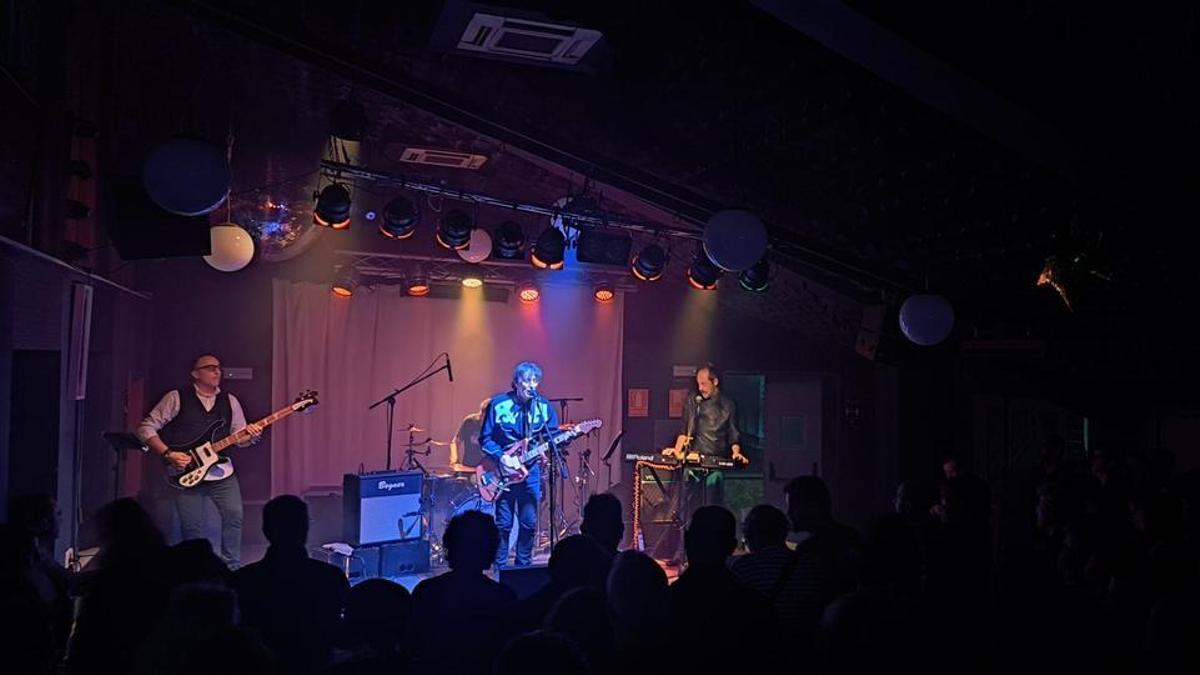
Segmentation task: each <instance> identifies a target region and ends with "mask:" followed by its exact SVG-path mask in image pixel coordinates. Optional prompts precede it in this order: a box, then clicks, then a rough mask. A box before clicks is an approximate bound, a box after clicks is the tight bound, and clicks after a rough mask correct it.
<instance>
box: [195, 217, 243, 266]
mask: <svg viewBox="0 0 1200 675" xmlns="http://www.w3.org/2000/svg"><path fill="white" fill-rule="evenodd" d="M209 236H210V237H211V239H212V253H211V254H209V255H206V256H204V262H206V263H208V264H209V266H210V267H212V268H213V269H216V270H220V271H222V272H236V271H238V270H240V269H242V268H243V267H245V266H246V265H249V264H250V261H251V260H253V259H254V237H251V236H250V233H249V232H247V231H245V230H244V229H242V227H241V226H240V225H235V224H234V223H221V224H220V225H214V226H213V227H212V228H210V229H209Z"/></svg>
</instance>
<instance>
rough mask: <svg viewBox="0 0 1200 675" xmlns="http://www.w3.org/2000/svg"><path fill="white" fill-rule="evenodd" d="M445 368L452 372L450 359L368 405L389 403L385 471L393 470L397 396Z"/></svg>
mask: <svg viewBox="0 0 1200 675" xmlns="http://www.w3.org/2000/svg"><path fill="white" fill-rule="evenodd" d="M443 370H444V371H446V372H447V374H449V372H450V361H449V359H447V361H446V363H444V364H442V366H441V367H440V368H438V369H436V370H433V371H431V372H428V373H426V374H424V375H422V376H421V377H418V378H417V379H415V380H413V381H412V382H409V383H408V384H406V385H404V386H403V387H400V388H399V389H395V390H393V391H392V393H390V394H388V395H387V396H384V397H383V398H381V399H379V400H378V401H375V402H374V403H372V404H371V405H369V406H367V410H374V409H375V408H377V407H379V406H380V405H382V404H384V403H387V404H388V410H387V466H386V467H385V468H384V470H385V471H391V470H392V425H393V423H394V422H395V419H396V397H397V396H399V395H400V394H403V393H404V392H406V391H408V390H409V389H412V388H413V387H415V386H417V385H418V384H420V383H422V382H424V381H425V380H428V379H429V378H431V377H433V376H434V375H437V374H438V373H440V372H442V371H443Z"/></svg>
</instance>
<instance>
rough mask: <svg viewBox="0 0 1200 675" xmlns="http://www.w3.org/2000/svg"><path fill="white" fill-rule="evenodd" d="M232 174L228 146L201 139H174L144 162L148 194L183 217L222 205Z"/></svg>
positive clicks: (152, 153) (144, 176)
mask: <svg viewBox="0 0 1200 675" xmlns="http://www.w3.org/2000/svg"><path fill="white" fill-rule="evenodd" d="M232 177H233V174H232V172H231V171H230V169H229V158H228V155H227V153H226V151H225V148H223V147H218V146H217V145H215V144H213V143H209V142H208V141H204V140H201V139H198V138H185V137H176V138H172V139H171V140H169V141H166V142H165V143H162V144H161V145H159V146H158V147H156V148H154V149H153V150H151V151H150V154H149V155H147V156H146V161H145V163H144V164H143V165H142V185H143V186H145V188H146V194H147V195H149V197H150V199H152V200H153V201H154V203H155V204H158V205H159V206H161V207H162V208H163V210H165V211H169V212H171V213H174V214H178V215H181V216H201V215H204V214H206V213H209V212H211V211H213V210H214V209H216V208H217V207H218V206H220V205H221V202H223V201H225V198H226V197H228V196H229V185H230V182H231V180H232Z"/></svg>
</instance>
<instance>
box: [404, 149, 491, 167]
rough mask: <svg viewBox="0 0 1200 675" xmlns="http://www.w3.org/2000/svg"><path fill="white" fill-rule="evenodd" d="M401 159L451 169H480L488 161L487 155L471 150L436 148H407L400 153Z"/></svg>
mask: <svg viewBox="0 0 1200 675" xmlns="http://www.w3.org/2000/svg"><path fill="white" fill-rule="evenodd" d="M400 161H401V162H411V163H412V164H430V165H433V166H444V167H449V168H451V169H478V168H479V167H481V166H483V163H484V162H486V161H487V155H473V154H471V153H469V152H455V151H454V150H437V149H434V148H405V149H404V152H402V153H400Z"/></svg>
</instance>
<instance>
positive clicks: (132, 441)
mask: <svg viewBox="0 0 1200 675" xmlns="http://www.w3.org/2000/svg"><path fill="white" fill-rule="evenodd" d="M100 436H101V437H102V438H104V440H105V441H107V442H108V447H110V448H112V449H113V452H115V453H116V454H117V461H116V462H114V463H113V499H118V498H120V496H121V458H122V457H124V453H123V452H122V450H141V451H142V454H146V453H147V452H150V446H148V445H146V444H145V443H143V442H142V440H141V439H140V438H138V437H137V436H135V435H133V434H131V433H129V432H126V431H105V432H104V433H102V434H100Z"/></svg>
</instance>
